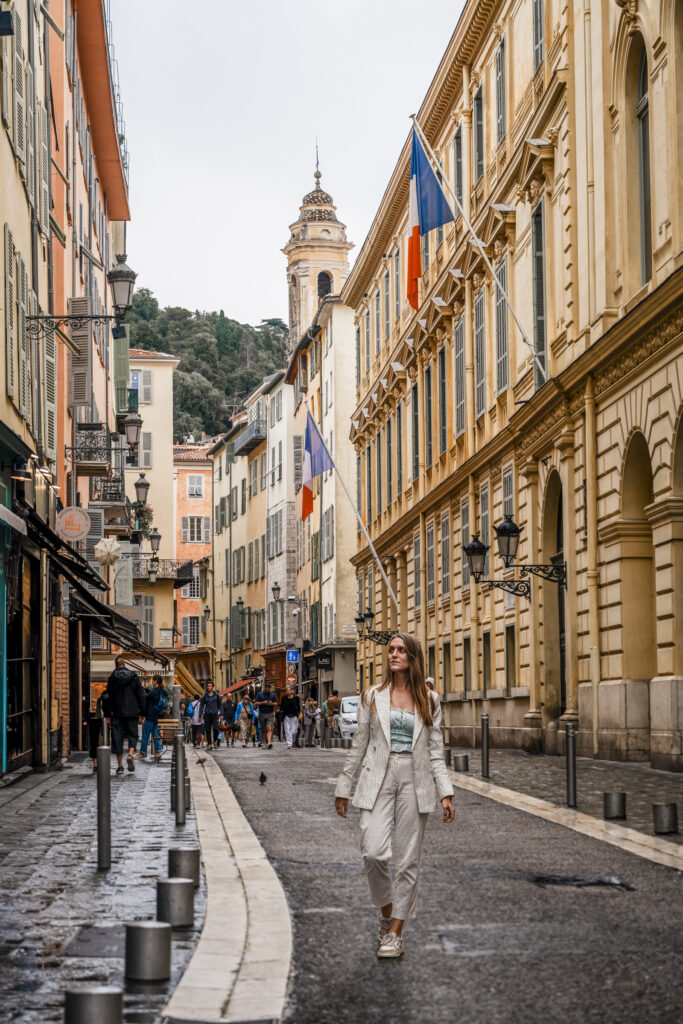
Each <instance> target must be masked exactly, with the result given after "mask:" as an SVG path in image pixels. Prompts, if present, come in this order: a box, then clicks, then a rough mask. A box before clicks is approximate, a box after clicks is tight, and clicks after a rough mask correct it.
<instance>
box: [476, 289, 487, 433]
mask: <svg viewBox="0 0 683 1024" xmlns="http://www.w3.org/2000/svg"><path fill="white" fill-rule="evenodd" d="M485 302H486V289H485V288H482V289H481V291H480V292H478V294H477V296H476V298H475V300H474V387H475V394H474V398H475V403H474V404H475V415H476V416H477V417H479V416H481V415H482V413H484V412H486V322H485V315H484V304H485Z"/></svg>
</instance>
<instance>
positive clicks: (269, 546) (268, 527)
mask: <svg viewBox="0 0 683 1024" xmlns="http://www.w3.org/2000/svg"><path fill="white" fill-rule="evenodd" d="M272 518H273V517H272V516H268V517H267V519H266V549H267V551H268V558H272V557H273V542H272V534H273V526H272Z"/></svg>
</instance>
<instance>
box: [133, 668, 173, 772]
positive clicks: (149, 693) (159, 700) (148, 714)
mask: <svg viewBox="0 0 683 1024" xmlns="http://www.w3.org/2000/svg"><path fill="white" fill-rule="evenodd" d="M167 710H168V697H167V696H166V691H165V690H164V680H163V679H162V677H161V676H154V677H153V678H152V685H151V686H150V687H149V689H147V690H145V721H144V724H143V726H142V739H141V740H140V753H139V754H138V757H140V758H142V760H143V761H144V760H145V758H146V757H147V745H148V743H149V741H150V738H151V740H152V752H153V754H154V758H155V760H156V762H157V764H158V763H159V761H160V760H161V754H162V751H163V749H164V746H163V743H162V742H161V736H160V735H159V719H160V718H161V716H162V715H164V714H166V711H167Z"/></svg>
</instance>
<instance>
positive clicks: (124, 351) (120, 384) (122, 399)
mask: <svg viewBox="0 0 683 1024" xmlns="http://www.w3.org/2000/svg"><path fill="white" fill-rule="evenodd" d="M124 330H125V336H124V337H123V338H114V392H115V400H116V410H117V412H127V411H128V387H129V385H130V342H129V340H128V328H127V327H125V328H124Z"/></svg>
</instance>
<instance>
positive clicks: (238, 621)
mask: <svg viewBox="0 0 683 1024" xmlns="http://www.w3.org/2000/svg"><path fill="white" fill-rule="evenodd" d="M230 646H231V647H232V648H233V649H235V650H239V649H240V648H241V647H242V616H241V615H240V613H239V609H238V608H237V605H233V606H232V613H231V615H230Z"/></svg>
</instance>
